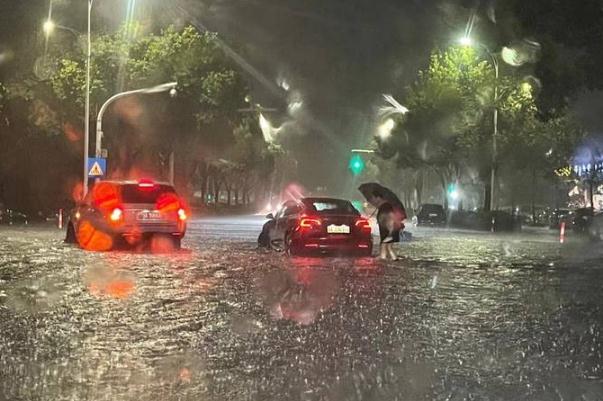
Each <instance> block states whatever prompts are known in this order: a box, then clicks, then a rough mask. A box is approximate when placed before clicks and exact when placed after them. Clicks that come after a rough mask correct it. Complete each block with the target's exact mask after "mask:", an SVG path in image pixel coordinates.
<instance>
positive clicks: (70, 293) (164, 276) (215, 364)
mask: <svg viewBox="0 0 603 401" xmlns="http://www.w3.org/2000/svg"><path fill="white" fill-rule="evenodd" d="M261 224H262V220H260V219H259V218H257V217H239V218H211V219H203V220H196V221H193V222H191V224H190V227H189V233H188V236H187V238H186V239H185V241H184V244H183V245H184V247H185V249H184V250H183V251H181V252H178V253H177V254H160V255H150V254H139V253H133V252H124V251H121V252H112V253H91V252H85V251H82V250H80V249H78V248H75V247H73V246H70V245H65V244H63V243H62V233H60V232H58V231H57V230H54V229H51V228H49V227H27V228H0V400H543V401H544V400H546V401H549V400H588V401H590V400H603V371H602V362H603V356H602V347H603V345H602V344H603V341H602V340H603V338H602V335H601V330H602V325H603V312H602V306H603V291H602V288H603V249H602V247H601V244H591V243H588V242H582V241H578V240H577V239H572V238H569V240H568V241H567V243H565V244H563V245H560V244H559V241H558V238H556V237H555V235H554V233H551V232H548V231H546V230H535V231H533V232H529V233H523V234H521V235H517V236H511V235H500V236H494V235H491V234H481V233H469V232H460V231H447V230H430V229H421V230H415V231H414V240H413V241H412V242H410V243H404V244H402V245H401V246H400V248H399V253H400V254H401V255H402V256H403V258H402V259H401V260H400V261H397V262H387V263H384V262H380V261H376V260H374V259H370V258H361V259H345V258H291V259H290V258H287V257H285V256H284V255H281V254H276V253H272V252H264V251H258V250H256V246H255V239H256V237H257V234H258V231H259V228H260V227H261Z"/></svg>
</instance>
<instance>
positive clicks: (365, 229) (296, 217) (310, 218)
mask: <svg viewBox="0 0 603 401" xmlns="http://www.w3.org/2000/svg"><path fill="white" fill-rule="evenodd" d="M267 218H268V219H269V221H268V222H267V223H266V224H265V225H264V228H263V230H262V234H260V238H259V239H258V242H259V245H260V246H266V247H270V248H273V249H277V250H282V251H285V252H287V253H289V254H291V255H297V254H301V253H309V252H319V253H331V252H332V253H346V254H354V255H367V256H368V255H371V253H372V250H373V240H372V235H371V226H370V224H369V221H368V220H367V219H365V218H363V217H362V216H361V215H360V213H359V212H358V211H357V210H356V209H355V208H354V206H353V205H352V203H350V202H349V201H347V200H343V199H334V198H303V199H301V200H299V201H287V202H285V203H284V204H283V205H282V206H281V207H280V209H279V210H278V212H277V213H276V215H272V214H269V215H268V216H267Z"/></svg>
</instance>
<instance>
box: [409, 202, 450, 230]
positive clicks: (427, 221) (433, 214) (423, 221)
mask: <svg viewBox="0 0 603 401" xmlns="http://www.w3.org/2000/svg"><path fill="white" fill-rule="evenodd" d="M413 223H414V224H415V225H417V226H443V225H445V224H446V211H445V210H444V206H442V205H438V204H434V203H425V204H422V205H420V206H419V209H417V214H416V215H415V216H414V217H413Z"/></svg>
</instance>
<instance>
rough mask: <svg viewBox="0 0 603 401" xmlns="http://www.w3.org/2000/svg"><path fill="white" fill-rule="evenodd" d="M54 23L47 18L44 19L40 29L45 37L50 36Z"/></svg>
mask: <svg viewBox="0 0 603 401" xmlns="http://www.w3.org/2000/svg"><path fill="white" fill-rule="evenodd" d="M55 27H56V26H55V24H54V22H53V21H52V20H51V19H47V20H46V21H44V25H42V29H43V30H44V35H46V37H48V36H50V35H51V34H52V32H54V28H55Z"/></svg>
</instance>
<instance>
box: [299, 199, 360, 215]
mask: <svg viewBox="0 0 603 401" xmlns="http://www.w3.org/2000/svg"><path fill="white" fill-rule="evenodd" d="M304 203H305V204H306V206H307V207H308V208H309V209H310V211H312V212H317V213H319V214H358V210H356V209H355V208H354V206H353V205H352V203H351V202H349V201H346V200H339V199H311V200H307V201H305V202H304Z"/></svg>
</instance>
